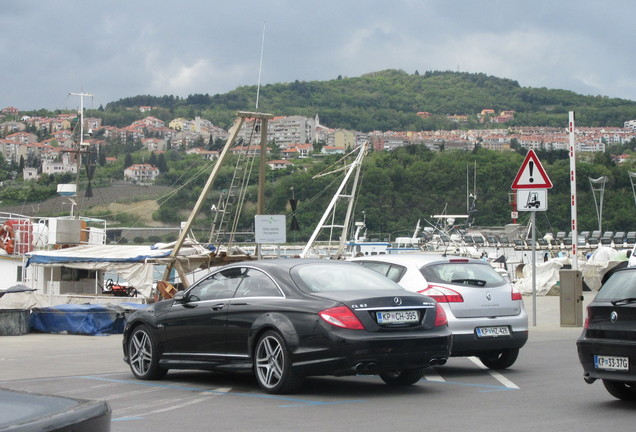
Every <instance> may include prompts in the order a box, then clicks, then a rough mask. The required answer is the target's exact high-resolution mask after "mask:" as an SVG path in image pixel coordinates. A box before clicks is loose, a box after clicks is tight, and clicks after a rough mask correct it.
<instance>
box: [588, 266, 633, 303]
mask: <svg viewBox="0 0 636 432" xmlns="http://www.w3.org/2000/svg"><path fill="white" fill-rule="evenodd" d="M630 297H636V271H633V270H628V271H617V272H616V273H614V274H613V275H612V276H611V277H610V278H609V279H608V280H607V282H605V285H603V286H602V287H601V289H600V290H599V292H598V294H596V297H595V298H594V300H598V301H612V300H621V299H626V298H630Z"/></svg>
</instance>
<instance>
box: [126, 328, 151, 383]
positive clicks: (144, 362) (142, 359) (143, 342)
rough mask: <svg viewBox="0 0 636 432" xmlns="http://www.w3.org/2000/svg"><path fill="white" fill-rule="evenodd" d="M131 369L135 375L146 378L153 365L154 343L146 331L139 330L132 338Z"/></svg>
mask: <svg viewBox="0 0 636 432" xmlns="http://www.w3.org/2000/svg"><path fill="white" fill-rule="evenodd" d="M129 358H130V367H131V368H132V369H133V371H134V372H135V375H139V376H144V375H146V374H147V373H148V371H149V370H150V367H151V365H152V341H151V340H150V336H149V335H148V333H146V332H145V331H144V330H137V331H136V332H135V333H133V335H132V337H131V338H130V353H129Z"/></svg>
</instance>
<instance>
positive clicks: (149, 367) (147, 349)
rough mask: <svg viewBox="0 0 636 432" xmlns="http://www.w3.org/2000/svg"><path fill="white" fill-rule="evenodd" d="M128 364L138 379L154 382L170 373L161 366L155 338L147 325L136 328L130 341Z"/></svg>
mask: <svg viewBox="0 0 636 432" xmlns="http://www.w3.org/2000/svg"><path fill="white" fill-rule="evenodd" d="M128 364H129V365H130V370H131V371H132V373H133V375H135V377H136V378H138V379H141V380H153V379H160V378H163V377H164V376H165V375H166V373H167V372H168V371H167V370H165V369H162V368H161V367H160V366H159V353H158V351H157V344H156V343H155V340H154V339H153V336H152V334H151V332H150V330H149V329H148V327H146V326H145V325H141V326H139V327H137V328H135V329H134V330H133V332H132V334H131V335H130V339H129V340H128Z"/></svg>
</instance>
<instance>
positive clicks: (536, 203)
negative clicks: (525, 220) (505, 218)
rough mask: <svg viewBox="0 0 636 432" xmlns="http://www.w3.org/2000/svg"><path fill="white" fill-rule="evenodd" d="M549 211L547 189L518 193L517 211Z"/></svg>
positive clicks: (525, 190)
mask: <svg viewBox="0 0 636 432" xmlns="http://www.w3.org/2000/svg"><path fill="white" fill-rule="evenodd" d="M547 209H548V191H547V189H536V190H530V189H519V190H518V191H517V211H546V210H547Z"/></svg>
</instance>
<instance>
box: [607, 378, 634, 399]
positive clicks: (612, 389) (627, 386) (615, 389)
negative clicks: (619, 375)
mask: <svg viewBox="0 0 636 432" xmlns="http://www.w3.org/2000/svg"><path fill="white" fill-rule="evenodd" d="M603 385H604V386H605V388H606V389H607V391H608V392H609V394H611V395H612V396H614V397H615V398H616V399H620V400H624V401H634V400H636V385H635V384H631V383H625V382H621V381H610V380H605V379H604V380H603Z"/></svg>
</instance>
